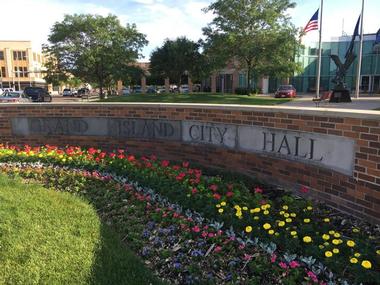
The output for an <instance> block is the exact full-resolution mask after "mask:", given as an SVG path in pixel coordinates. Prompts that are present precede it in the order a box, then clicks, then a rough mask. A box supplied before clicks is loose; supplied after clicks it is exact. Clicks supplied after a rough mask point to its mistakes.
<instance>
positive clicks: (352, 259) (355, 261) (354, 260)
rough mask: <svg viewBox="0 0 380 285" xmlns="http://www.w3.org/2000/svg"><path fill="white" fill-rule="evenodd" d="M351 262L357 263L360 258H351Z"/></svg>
mask: <svg viewBox="0 0 380 285" xmlns="http://www.w3.org/2000/svg"><path fill="white" fill-rule="evenodd" d="M350 262H351V263H354V264H355V263H358V259H357V258H355V257H353V258H351V259H350Z"/></svg>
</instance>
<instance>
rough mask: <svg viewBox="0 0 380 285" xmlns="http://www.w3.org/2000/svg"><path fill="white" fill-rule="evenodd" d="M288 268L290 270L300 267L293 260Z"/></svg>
mask: <svg viewBox="0 0 380 285" xmlns="http://www.w3.org/2000/svg"><path fill="white" fill-rule="evenodd" d="M289 266H290V268H297V267H299V266H300V264H299V263H298V262H297V261H295V260H293V261H291V262H290V263H289Z"/></svg>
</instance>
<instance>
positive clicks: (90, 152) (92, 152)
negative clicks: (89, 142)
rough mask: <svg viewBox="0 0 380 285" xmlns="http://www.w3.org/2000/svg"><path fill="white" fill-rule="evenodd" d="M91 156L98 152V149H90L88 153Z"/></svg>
mask: <svg viewBox="0 0 380 285" xmlns="http://www.w3.org/2000/svg"><path fill="white" fill-rule="evenodd" d="M87 152H88V153H89V154H91V155H93V154H95V153H96V152H97V150H96V149H94V148H93V147H91V148H89V149H88V151H87Z"/></svg>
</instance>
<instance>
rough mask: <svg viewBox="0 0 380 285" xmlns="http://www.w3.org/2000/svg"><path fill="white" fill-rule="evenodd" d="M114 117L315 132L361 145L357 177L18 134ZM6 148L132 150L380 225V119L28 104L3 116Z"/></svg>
mask: <svg viewBox="0 0 380 285" xmlns="http://www.w3.org/2000/svg"><path fill="white" fill-rule="evenodd" d="M70 116H71V117H115V118H151V119H170V120H192V121H201V122H218V123H227V124H238V125H258V126H263V127H269V128H278V129H285V130H297V131H304V132H315V133H321V134H330V135H335V136H343V137H348V138H353V139H354V140H355V142H356V153H355V166H354V173H353V176H352V177H351V176H347V175H344V174H341V173H339V172H336V171H332V170H328V169H325V168H321V167H317V166H314V165H307V164H304V163H301V162H295V161H289V160H285V159H279V158H273V157H268V156H262V155H258V154H252V153H244V152H240V151H234V150H230V149H224V148H216V147H214V146H211V145H210V146H206V145H205V146H204V145H202V146H199V145H193V144H186V143H181V142H172V141H162V140H161V141H160V140H155V141H152V140H145V139H139V140H136V139H128V141H127V140H125V139H113V138H108V137H79V136H60V135H54V136H45V137H41V136H40V137H38V136H29V137H15V136H13V135H12V133H11V123H10V119H11V118H16V117H70ZM0 142H2V143H9V144H30V145H41V144H52V145H61V146H64V145H82V146H98V147H101V148H106V149H114V148H118V147H127V148H128V149H129V150H131V151H132V152H136V153H140V154H151V153H154V154H157V155H158V156H159V157H161V158H167V159H173V160H189V161H193V162H197V163H200V164H202V165H205V166H212V167H219V168H224V169H229V170H233V171H238V172H242V173H245V174H248V175H255V176H258V177H259V178H262V179H264V180H268V181H270V182H275V183H281V184H285V185H288V186H295V185H297V184H298V185H306V186H308V187H310V189H311V191H310V192H311V195H312V196H313V197H314V198H317V199H320V200H323V201H325V202H326V203H328V204H329V205H330V206H332V207H334V208H337V209H340V210H342V211H344V212H347V213H349V214H352V215H355V216H357V217H361V218H365V219H367V220H368V221H371V222H374V223H379V222H380V115H379V112H375V111H368V112H365V113H362V112H358V111H352V110H350V112H346V111H342V110H333V111H332V110H330V111H328V110H326V109H319V110H318V109H314V108H310V109H309V110H305V109H303V110H298V109H296V108H283V107H246V106H245V107H236V106H235V107H234V106H211V105H210V106H208V105H200V104H199V105H196V104H194V105H192V104H187V105H186V104H66V105H64V104H49V105H43V104H38V105H37V104H31V105H29V104H25V105H7V106H1V108H0Z"/></svg>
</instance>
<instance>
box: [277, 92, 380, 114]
mask: <svg viewBox="0 0 380 285" xmlns="http://www.w3.org/2000/svg"><path fill="white" fill-rule="evenodd" d="M312 98H313V95H301V97H300V98H296V99H295V100H293V101H290V102H287V103H284V104H281V106H292V107H316V104H315V103H314V102H313V101H312ZM351 100H352V102H351V103H329V102H321V103H320V106H319V108H337V109H354V110H375V109H378V110H379V112H380V96H371V97H369V96H368V95H363V96H359V98H358V99H356V98H353V97H351Z"/></svg>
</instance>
